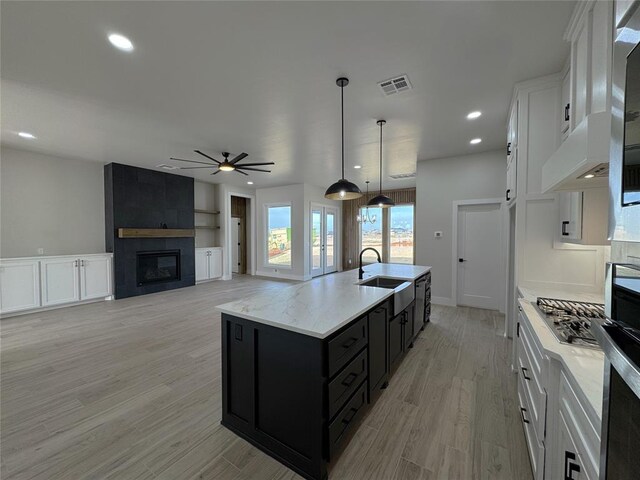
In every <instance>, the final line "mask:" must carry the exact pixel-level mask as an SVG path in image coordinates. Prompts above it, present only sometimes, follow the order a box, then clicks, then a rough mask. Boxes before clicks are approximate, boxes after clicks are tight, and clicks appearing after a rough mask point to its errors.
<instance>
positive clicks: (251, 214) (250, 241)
mask: <svg viewBox="0 0 640 480" xmlns="http://www.w3.org/2000/svg"><path fill="white" fill-rule="evenodd" d="M231 197H243V198H246V199H248V202H247V206H246V218H245V230H244V234H245V238H246V239H247V240H245V243H246V248H247V259H250V261H251V263H250V267H251V268H246V266H245V271H246V273H247V275H255V274H256V268H257V266H256V196H255V195H251V194H249V193H245V192H238V191H234V190H228V191H226V192H225V193H224V218H223V228H224V230H223V234H224V243H223V245H225V246H226V247H225V248H224V249H223V251H222V259H223V260H222V280H231V277H232V272H231V262H233V253H232V252H231V249H230V248H229V246H230V245H231V228H230V227H231V221H232V220H231ZM225 265H227V266H228V267H227V266H225ZM227 268H228V271H227Z"/></svg>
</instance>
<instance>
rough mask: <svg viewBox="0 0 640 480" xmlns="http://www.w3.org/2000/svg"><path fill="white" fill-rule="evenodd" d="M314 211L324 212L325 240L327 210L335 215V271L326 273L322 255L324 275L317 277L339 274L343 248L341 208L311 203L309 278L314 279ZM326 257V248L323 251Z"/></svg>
mask: <svg viewBox="0 0 640 480" xmlns="http://www.w3.org/2000/svg"><path fill="white" fill-rule="evenodd" d="M314 210H322V234H321V235H322V239H323V240H324V237H325V233H326V229H327V210H330V211H331V213H333V268H334V269H333V270H332V271H331V272H326V271H325V270H326V267H327V265H326V262H325V258H324V255H321V263H322V266H321V268H322V273H318V274H316V275H315V276H316V277H320V276H322V275H328V274H329V273H335V272H338V271H339V270H340V269H339V268H338V265H339V261H340V253H339V252H340V251H341V248H342V241H341V238H340V225H339V223H340V218H339V215H340V208H339V207H336V206H334V205H327V204H324V203H317V202H310V204H309V228H308V232H307V233H308V235H309V243H308V244H309V276H310V277H311V278H314V275H313V239H312V236H311V231H312V230H313V211H314ZM323 252H324V254H325V255H326V248H325V249H324V250H323Z"/></svg>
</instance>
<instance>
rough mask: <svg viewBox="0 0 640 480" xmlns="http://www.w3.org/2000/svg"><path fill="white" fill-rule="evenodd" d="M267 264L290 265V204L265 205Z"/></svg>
mask: <svg viewBox="0 0 640 480" xmlns="http://www.w3.org/2000/svg"><path fill="white" fill-rule="evenodd" d="M267 265H273V266H278V267H290V266H291V205H277V206H268V207H267Z"/></svg>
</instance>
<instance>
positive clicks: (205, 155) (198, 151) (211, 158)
mask: <svg viewBox="0 0 640 480" xmlns="http://www.w3.org/2000/svg"><path fill="white" fill-rule="evenodd" d="M194 152H196V153H198V154H200V155H202V156H203V157H207V158H208V159H209V160H213V161H214V162H216V163H217V164H218V165H220V163H221V162H219V161H218V160H216V159H215V158H213V157H210V156H209V155H207V154H206V153H202V152H201V151H200V150H194Z"/></svg>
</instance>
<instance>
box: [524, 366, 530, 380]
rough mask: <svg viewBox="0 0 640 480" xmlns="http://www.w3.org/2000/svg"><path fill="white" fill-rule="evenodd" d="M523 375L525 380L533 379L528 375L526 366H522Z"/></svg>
mask: <svg viewBox="0 0 640 480" xmlns="http://www.w3.org/2000/svg"><path fill="white" fill-rule="evenodd" d="M522 376H523V377H524V379H525V380H531V377H527V369H526V368H525V367H522Z"/></svg>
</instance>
